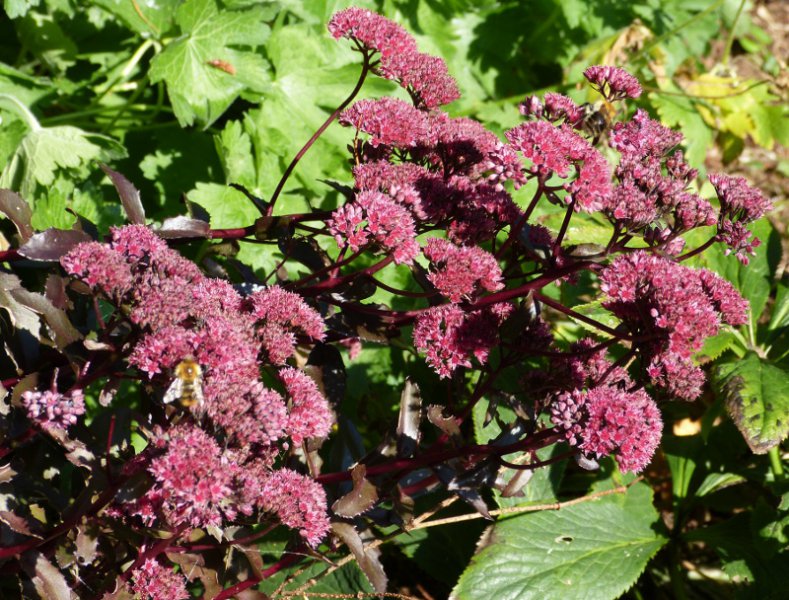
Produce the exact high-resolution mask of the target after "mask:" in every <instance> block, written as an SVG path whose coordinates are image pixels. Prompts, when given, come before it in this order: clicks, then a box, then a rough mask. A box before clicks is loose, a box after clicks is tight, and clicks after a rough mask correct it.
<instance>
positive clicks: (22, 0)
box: [3, 0, 41, 19]
mask: <svg viewBox="0 0 789 600" xmlns="http://www.w3.org/2000/svg"><path fill="white" fill-rule="evenodd" d="M39 2H41V0H4V1H3V7H4V8H5V12H6V14H7V15H8V16H9V18H11V19H16V18H17V17H21V16H22V15H24V14H25V13H26V12H27V11H29V10H30V9H31V8H33V7H35V6H38V3H39Z"/></svg>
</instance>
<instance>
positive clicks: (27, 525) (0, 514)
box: [0, 510, 44, 539]
mask: <svg viewBox="0 0 789 600" xmlns="http://www.w3.org/2000/svg"><path fill="white" fill-rule="evenodd" d="M0 521H2V522H3V523H5V524H6V525H8V527H9V528H11V529H12V530H13V531H15V532H17V533H21V534H22V535H26V536H28V537H37V538H39V539H44V536H43V535H42V534H43V531H42V528H41V523H40V522H39V521H36V520H35V519H31V518H30V517H25V516H22V515H18V514H16V513H15V512H12V511H10V510H0Z"/></svg>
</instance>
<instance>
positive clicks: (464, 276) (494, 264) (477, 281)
mask: <svg viewBox="0 0 789 600" xmlns="http://www.w3.org/2000/svg"><path fill="white" fill-rule="evenodd" d="M424 254H425V256H426V257H427V258H428V260H429V261H430V262H431V263H433V266H434V268H433V269H432V271H431V272H430V273H429V274H428V276H427V277H428V279H429V280H430V281H431V282H432V284H433V285H434V286H436V289H437V290H438V291H439V292H441V295H443V296H445V297H447V298H449V300H450V301H451V302H460V301H461V300H462V299H464V298H468V297H470V296H471V295H472V294H473V293H474V292H475V291H476V290H477V288H478V287H480V288H483V289H485V290H488V291H489V292H495V291H496V290H500V289H501V288H502V287H504V284H503V283H502V282H501V267H499V263H498V261H497V260H496V257H495V256H493V255H492V254H490V253H489V252H486V251H485V250H483V249H482V248H478V247H476V246H457V245H455V244H453V243H452V242H450V241H448V240H444V239H441V238H430V239H429V240H428V241H427V247H426V248H425V249H424Z"/></svg>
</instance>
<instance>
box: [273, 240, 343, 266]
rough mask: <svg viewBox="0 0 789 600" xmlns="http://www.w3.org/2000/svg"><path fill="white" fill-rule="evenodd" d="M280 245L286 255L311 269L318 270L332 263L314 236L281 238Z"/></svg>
mask: <svg viewBox="0 0 789 600" xmlns="http://www.w3.org/2000/svg"><path fill="white" fill-rule="evenodd" d="M278 246H279V249H280V251H281V252H282V253H283V254H284V255H285V256H288V257H290V258H292V259H293V260H295V261H297V262H300V263H301V264H303V265H304V266H305V267H307V268H308V269H310V270H311V271H318V270H320V269H323V268H324V267H328V266H329V265H330V264H331V259H330V258H329V256H328V255H327V254H326V252H325V251H324V250H323V249H322V248H321V247H320V246H318V242H316V241H315V240H314V239H312V238H309V239H308V238H302V237H299V238H285V239H282V240H280V242H279V244H278Z"/></svg>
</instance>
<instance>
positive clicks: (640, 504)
mask: <svg viewBox="0 0 789 600" xmlns="http://www.w3.org/2000/svg"><path fill="white" fill-rule="evenodd" d="M658 522H659V519H658V514H657V512H656V511H655V509H654V507H653V506H652V491H651V489H650V488H649V486H647V485H644V484H642V483H637V484H636V485H634V486H632V487H631V488H630V489H629V490H628V492H627V494H611V495H609V496H604V497H602V498H600V499H598V500H594V501H589V502H582V503H580V504H576V505H574V506H568V507H565V508H562V509H561V510H557V511H544V512H539V513H533V514H524V515H520V516H517V517H513V518H508V519H504V520H501V521H499V522H498V523H496V525H494V526H493V530H492V533H491V535H490V536H489V538H488V539H490V540H493V543H490V544H488V545H487V546H485V547H483V548H482V549H481V550H480V551H479V552H478V554H477V555H476V556H475V557H474V558H473V559H472V561H471V564H470V566H469V567H468V569H466V571H465V572H464V573H463V575H462V576H461V578H460V580H459V582H458V584H457V586H456V587H455V589H454V591H453V597H455V598H458V600H465V599H468V598H496V599H497V600H508V599H513V600H514V599H518V600H529V599H531V598H537V599H540V600H552V599H554V598H555V599H557V600H572V599H574V598H579V599H580V598H583V599H589V598H594V599H606V598H612V599H613V598H618V597H619V596H620V595H621V594H622V593H623V592H624V591H625V590H627V589H628V588H629V587H630V586H631V585H633V583H635V581H636V579H637V578H638V576H639V575H640V574H641V572H642V571H643V570H644V567H645V566H646V564H647V561H648V560H649V559H650V558H651V557H652V556H653V555H654V554H655V553H656V552H657V551H658V550H659V549H660V548H661V547H662V546H663V545H664V544H665V543H666V538H665V537H664V536H663V535H661V534H658V533H656V525H657V523H658Z"/></svg>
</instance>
